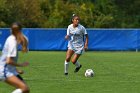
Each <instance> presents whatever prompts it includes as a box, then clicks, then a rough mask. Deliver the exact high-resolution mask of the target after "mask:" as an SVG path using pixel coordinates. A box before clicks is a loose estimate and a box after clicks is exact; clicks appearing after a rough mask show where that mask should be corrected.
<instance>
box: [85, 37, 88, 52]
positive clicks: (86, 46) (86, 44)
mask: <svg viewBox="0 0 140 93" xmlns="http://www.w3.org/2000/svg"><path fill="white" fill-rule="evenodd" d="M85 37H86V39H85V45H84V48H85V50H87V49H88V34H86V35H85Z"/></svg>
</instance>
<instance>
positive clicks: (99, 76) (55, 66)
mask: <svg viewBox="0 0 140 93" xmlns="http://www.w3.org/2000/svg"><path fill="white" fill-rule="evenodd" d="M64 60H65V52H59V51H57V52H56V51H44V52H41V51H38V52H37V51H32V52H29V53H28V54H25V55H23V54H21V53H20V56H19V61H21V62H22V61H29V62H30V66H28V67H26V68H21V69H23V70H25V73H24V75H22V76H23V78H24V79H25V81H26V82H27V84H28V85H29V87H30V89H31V93H140V53H139V52H137V53H136V52H86V53H84V54H83V55H82V56H81V57H80V59H79V62H80V63H81V64H82V65H83V67H82V69H81V70H80V71H79V72H78V73H76V74H75V73H74V72H73V71H74V68H75V66H74V65H73V64H72V63H70V68H69V76H64V73H63V72H64V71H63V69H64ZM88 68H91V69H93V70H94V72H95V76H94V77H93V78H86V77H85V76H84V72H85V70H86V69H88ZM13 89H14V88H13V87H11V86H9V85H7V84H5V83H3V82H0V93H11V91H12V90H13Z"/></svg>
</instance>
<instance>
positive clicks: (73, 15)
mask: <svg viewBox="0 0 140 93" xmlns="http://www.w3.org/2000/svg"><path fill="white" fill-rule="evenodd" d="M75 17H79V16H78V15H76V14H72V17H71V23H72V20H73V19H74V18H75Z"/></svg>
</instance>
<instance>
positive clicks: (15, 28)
mask: <svg viewBox="0 0 140 93" xmlns="http://www.w3.org/2000/svg"><path fill="white" fill-rule="evenodd" d="M11 30H12V31H11V33H12V34H13V35H14V36H15V37H16V39H17V42H18V43H19V44H21V46H22V52H27V51H28V48H27V46H28V41H27V39H26V38H25V36H24V35H23V34H22V32H21V30H22V26H21V24H20V23H13V24H12V26H11Z"/></svg>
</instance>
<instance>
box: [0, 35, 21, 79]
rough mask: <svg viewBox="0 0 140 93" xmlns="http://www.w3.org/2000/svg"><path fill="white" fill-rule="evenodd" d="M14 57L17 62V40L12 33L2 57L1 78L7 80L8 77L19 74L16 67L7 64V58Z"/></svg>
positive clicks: (0, 62)
mask: <svg viewBox="0 0 140 93" xmlns="http://www.w3.org/2000/svg"><path fill="white" fill-rule="evenodd" d="M7 57H12V58H13V59H14V62H17V57H18V52H17V41H16V38H15V36H14V35H10V36H9V37H8V38H7V40H6V42H5V44H4V47H3V50H2V55H1V57H0V80H5V79H6V78H7V77H10V76H12V75H17V74H18V73H17V71H16V67H15V66H12V65H8V64H6V58H7Z"/></svg>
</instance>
